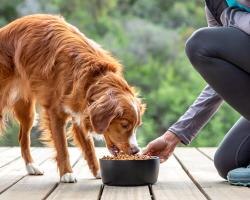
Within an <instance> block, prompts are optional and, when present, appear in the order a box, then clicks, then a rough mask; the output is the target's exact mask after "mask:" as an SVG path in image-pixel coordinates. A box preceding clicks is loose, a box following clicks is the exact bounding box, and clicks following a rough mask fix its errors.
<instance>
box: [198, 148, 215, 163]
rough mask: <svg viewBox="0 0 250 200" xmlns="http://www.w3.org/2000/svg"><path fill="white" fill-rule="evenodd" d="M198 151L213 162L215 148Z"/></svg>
mask: <svg viewBox="0 0 250 200" xmlns="http://www.w3.org/2000/svg"><path fill="white" fill-rule="evenodd" d="M198 149H199V151H201V152H202V153H204V154H205V155H207V156H208V157H209V158H210V159H211V160H214V154H215V152H216V149H217V148H214V147H202V148H198Z"/></svg>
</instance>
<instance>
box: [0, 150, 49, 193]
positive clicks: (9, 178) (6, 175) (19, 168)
mask: <svg viewBox="0 0 250 200" xmlns="http://www.w3.org/2000/svg"><path fill="white" fill-rule="evenodd" d="M50 151H51V150H50V149H48V148H46V149H45V150H43V151H42V150H41V149H40V148H36V149H35V150H34V151H33V152H32V155H33V158H34V160H35V161H38V162H37V163H38V164H41V163H42V162H44V161H45V160H47V159H48V158H49V155H48V154H49V152H50ZM16 152H17V154H18V151H16ZM26 175H27V172H26V169H25V164H24V161H23V159H22V158H19V159H17V160H15V161H13V162H11V163H10V164H9V165H7V166H5V167H2V168H0V180H1V181H0V194H1V193H2V192H3V191H5V190H6V188H8V187H9V186H11V185H12V184H13V183H15V182H17V181H18V180H20V179H21V178H23V177H24V176H26Z"/></svg>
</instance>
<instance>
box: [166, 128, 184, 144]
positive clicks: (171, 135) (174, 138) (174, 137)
mask: <svg viewBox="0 0 250 200" xmlns="http://www.w3.org/2000/svg"><path fill="white" fill-rule="evenodd" d="M163 138H164V140H165V142H166V143H167V142H168V141H171V142H173V143H175V144H176V145H177V144H179V143H180V142H181V140H180V138H179V137H178V136H177V135H176V134H175V133H173V132H171V131H166V132H165V133H164V134H163Z"/></svg>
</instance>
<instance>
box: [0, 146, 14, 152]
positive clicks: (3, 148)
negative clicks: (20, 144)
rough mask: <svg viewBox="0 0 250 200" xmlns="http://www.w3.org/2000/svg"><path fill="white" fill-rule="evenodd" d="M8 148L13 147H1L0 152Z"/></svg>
mask: <svg viewBox="0 0 250 200" xmlns="http://www.w3.org/2000/svg"><path fill="white" fill-rule="evenodd" d="M8 149H11V147H0V153H2V152H4V151H6V150H8Z"/></svg>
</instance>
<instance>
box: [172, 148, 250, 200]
mask: <svg viewBox="0 0 250 200" xmlns="http://www.w3.org/2000/svg"><path fill="white" fill-rule="evenodd" d="M175 155H176V156H177V158H178V159H179V160H180V161H181V163H182V164H183V166H184V167H185V169H186V170H187V171H188V173H189V174H190V175H191V176H192V177H193V178H194V180H195V181H196V182H197V184H199V186H200V187H201V188H202V190H203V191H204V192H205V194H207V195H208V196H209V197H210V198H211V199H212V200H238V199H239V200H240V199H249V197H250V190H249V189H248V188H245V187H237V186H231V185H229V184H228V183H227V182H226V181H225V180H223V179H222V178H221V177H220V176H219V175H218V173H217V171H216V169H215V168H214V164H213V162H212V161H211V160H210V159H208V158H207V157H206V156H204V155H203V154H202V153H200V152H199V151H197V150H196V149H195V148H177V149H176V151H175Z"/></svg>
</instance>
